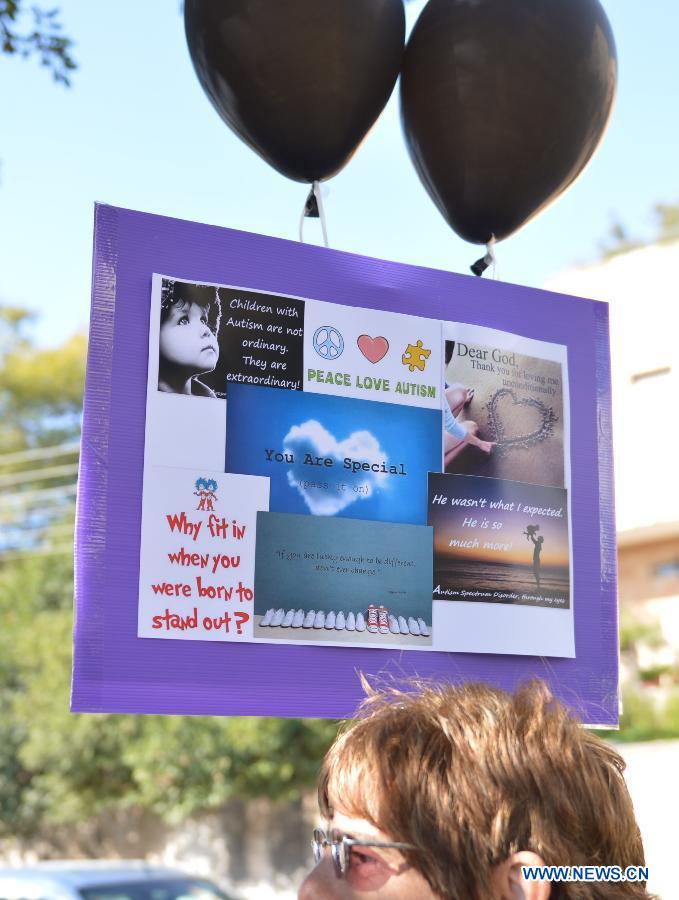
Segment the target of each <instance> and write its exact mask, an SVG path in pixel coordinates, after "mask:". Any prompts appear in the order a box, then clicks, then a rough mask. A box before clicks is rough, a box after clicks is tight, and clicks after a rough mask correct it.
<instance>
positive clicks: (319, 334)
mask: <svg viewBox="0 0 679 900" xmlns="http://www.w3.org/2000/svg"><path fill="white" fill-rule="evenodd" d="M313 344H314V350H315V351H316V353H318V355H319V356H320V357H322V358H323V359H337V358H338V357H339V356H341V355H342V352H343V351H344V338H343V337H342V335H341V334H340V333H339V331H338V330H337V329H336V328H333V327H332V325H321V327H320V328H317V329H316V331H315V333H314V339H313Z"/></svg>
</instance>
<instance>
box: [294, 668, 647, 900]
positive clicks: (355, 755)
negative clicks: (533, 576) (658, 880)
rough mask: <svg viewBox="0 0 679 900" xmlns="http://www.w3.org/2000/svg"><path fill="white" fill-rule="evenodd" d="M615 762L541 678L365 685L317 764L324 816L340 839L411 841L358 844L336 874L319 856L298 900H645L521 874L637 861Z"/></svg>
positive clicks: (607, 886)
mask: <svg viewBox="0 0 679 900" xmlns="http://www.w3.org/2000/svg"><path fill="white" fill-rule="evenodd" d="M623 768H624V763H623V761H622V759H621V758H620V756H619V755H618V754H617V753H616V752H615V750H613V749H612V748H611V747H610V746H608V745H607V744H605V743H604V742H603V741H602V740H600V739H599V738H597V737H595V736H594V735H592V734H590V733H588V732H587V731H585V730H584V728H583V727H582V726H581V725H580V724H579V723H578V722H577V721H576V720H575V719H574V718H572V717H571V716H570V715H569V713H568V712H567V711H566V710H565V709H564V708H563V707H562V706H561V705H560V704H559V703H558V702H557V701H556V700H555V699H554V698H553V697H552V695H551V693H550V691H549V689H548V687H547V686H546V685H545V684H544V683H542V682H532V683H530V684H528V685H526V686H524V687H522V688H520V689H519V690H518V691H517V692H516V693H515V694H509V693H506V692H504V691H501V690H498V689H495V688H491V687H487V686H484V685H480V684H468V685H465V686H463V687H453V686H445V687H432V686H425V687H417V689H416V690H415V691H414V692H413V693H404V692H402V691H400V690H398V689H394V688H388V689H383V690H379V691H375V690H373V689H371V688H368V697H367V699H366V701H365V702H364V704H363V705H362V707H361V709H360V711H359V714H358V716H357V718H356V719H355V720H352V721H350V722H349V723H347V724H346V726H345V727H344V729H343V730H342V731H341V732H340V734H339V736H338V738H337V739H336V741H335V743H334V744H333V746H332V747H331V748H330V750H329V751H328V754H327V755H326V758H325V760H324V762H323V766H322V770H321V775H320V782H319V804H320V810H321V813H322V816H323V817H324V819H326V821H327V830H328V832H329V833H330V834H331V835H332V832H333V831H334V832H336V833H335V834H334V835H332V836H333V837H334V838H338V837H341V835H348V836H349V837H350V838H354V839H359V841H360V839H362V840H364V841H368V842H371V843H372V842H396V843H399V844H404V845H406V847H403V848H400V849H399V848H394V847H391V848H384V847H370V846H364V845H360V846H358V845H357V846H355V847H354V848H351V849H350V850H349V855H348V860H345V862H347V863H348V868H346V872H345V873H344V876H343V877H341V878H339V877H337V873H336V869H335V864H334V861H333V858H332V854H331V852H328V850H327V848H326V849H325V852H324V853H323V854H322V855H321V854H320V853H319V856H320V861H319V863H318V864H317V866H316V868H315V869H314V870H313V871H312V872H311V873H310V875H309V876H308V877H307V879H306V880H305V882H304V884H303V885H302V887H301V888H300V892H299V897H300V900H353V898H355V900H519V898H525V900H546V898H548V897H549V898H550V900H557V898H558V900H566V898H567V900H584V898H588V900H605V898H611V900H612V898H647V897H649V895H648V894H647V892H646V889H645V886H644V885H642V884H634V883H631V882H630V883H603V882H602V883H596V884H594V883H586V884H583V883H554V884H551V885H550V884H548V883H546V882H537V881H533V882H531V881H525V880H524V879H523V876H522V872H521V866H522V865H528V866H531V865H541V864H543V862H544V864H547V865H552V864H553V865H597V864H603V865H605V864H610V865H620V866H623V867H626V866H629V865H643V864H644V855H643V847H642V843H641V837H640V834H639V830H638V827H637V824H636V821H635V818H634V812H633V808H632V803H631V800H630V797H629V794H628V793H627V788H626V785H625V782H624V780H623V776H622V772H623ZM341 849H342V850H343V851H344V852H345V853H346V851H347V849H348V848H347V846H346V843H345V845H344V846H343V847H342V848H341ZM335 853H336V854H337V858H338V861H339V852H338V851H335Z"/></svg>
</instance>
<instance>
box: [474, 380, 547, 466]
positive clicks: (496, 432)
mask: <svg viewBox="0 0 679 900" xmlns="http://www.w3.org/2000/svg"><path fill="white" fill-rule="evenodd" d="M486 408H487V410H488V427H489V428H490V431H491V433H492V435H493V440H495V441H497V450H498V451H499V452H503V451H506V450H510V449H513V448H524V447H530V446H532V445H533V444H537V443H539V442H540V441H544V440H545V439H546V438H548V437H549V436H550V435H551V434H552V433H553V431H554V424H555V423H556V422H557V421H558V418H557V416H556V414H555V412H554V410H553V409H552V408H551V407H550V406H546V405H545V404H544V403H542V401H540V400H536V399H535V398H533V397H525V398H524V399H521V400H519V398H518V397H517V396H516V394H515V393H514V391H512V390H510V389H509V388H501V389H500V390H499V391H496V392H495V393H494V394H493V395H492V397H491V398H490V400H489V401H488V404H487V406H486Z"/></svg>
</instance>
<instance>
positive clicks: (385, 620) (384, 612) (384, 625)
mask: <svg viewBox="0 0 679 900" xmlns="http://www.w3.org/2000/svg"><path fill="white" fill-rule="evenodd" d="M377 620H378V622H379V631H380V634H389V610H388V609H387V608H386V606H381V605H380V608H379V609H378V611H377Z"/></svg>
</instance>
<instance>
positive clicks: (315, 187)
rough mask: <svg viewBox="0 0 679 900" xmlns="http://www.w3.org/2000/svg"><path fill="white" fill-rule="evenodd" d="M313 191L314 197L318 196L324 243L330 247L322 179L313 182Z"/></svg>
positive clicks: (317, 201)
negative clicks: (322, 193) (322, 194)
mask: <svg viewBox="0 0 679 900" xmlns="http://www.w3.org/2000/svg"><path fill="white" fill-rule="evenodd" d="M313 192H314V197H315V198H316V203H317V205H318V215H319V216H320V219H321V231H322V232H323V243H324V244H325V246H326V247H329V246H330V245H329V244H328V226H327V224H326V221H325V210H324V209H323V199H322V197H321V183H320V181H314V184H313Z"/></svg>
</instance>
